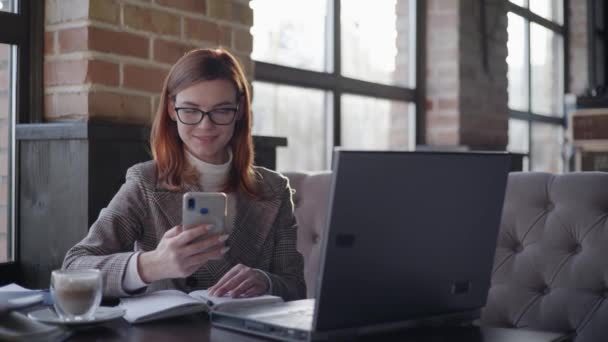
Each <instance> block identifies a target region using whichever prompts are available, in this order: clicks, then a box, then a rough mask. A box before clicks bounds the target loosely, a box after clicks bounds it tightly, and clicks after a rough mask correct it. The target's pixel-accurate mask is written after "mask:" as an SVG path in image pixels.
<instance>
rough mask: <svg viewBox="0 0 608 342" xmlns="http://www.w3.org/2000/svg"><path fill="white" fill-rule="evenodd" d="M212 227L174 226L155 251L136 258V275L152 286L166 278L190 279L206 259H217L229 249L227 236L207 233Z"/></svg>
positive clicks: (201, 225) (206, 225) (209, 225)
mask: <svg viewBox="0 0 608 342" xmlns="http://www.w3.org/2000/svg"><path fill="white" fill-rule="evenodd" d="M213 230H214V227H213V225H211V224H200V225H197V226H194V227H192V228H190V229H183V228H182V226H181V225H179V226H175V227H173V228H171V229H170V230H168V231H167V232H165V234H164V235H163V237H162V239H161V240H160V242H159V244H158V246H157V247H156V249H155V250H153V251H149V252H144V253H141V254H140V255H139V260H138V264H137V266H138V272H139V275H140V277H141V279H142V280H143V281H144V282H146V283H151V282H154V281H157V280H161V279H167V278H184V277H188V276H190V275H191V274H192V273H194V271H196V270H197V269H198V268H199V267H201V266H202V265H204V264H205V263H207V262H208V261H209V260H214V259H219V258H221V256H222V255H223V254H225V253H226V252H227V251H228V249H229V247H226V246H225V241H226V240H227V239H228V235H222V234H218V233H215V234H213V233H209V232H210V231H213Z"/></svg>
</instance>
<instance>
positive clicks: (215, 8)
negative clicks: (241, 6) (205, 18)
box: [207, 0, 233, 20]
mask: <svg viewBox="0 0 608 342" xmlns="http://www.w3.org/2000/svg"><path fill="white" fill-rule="evenodd" d="M232 12H233V4H232V1H229V0H207V14H208V15H209V16H210V17H212V18H217V19H222V20H232Z"/></svg>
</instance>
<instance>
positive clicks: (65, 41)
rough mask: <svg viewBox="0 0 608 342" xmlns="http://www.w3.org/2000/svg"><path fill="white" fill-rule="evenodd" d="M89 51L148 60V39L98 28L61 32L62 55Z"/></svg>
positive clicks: (82, 28) (60, 48)
mask: <svg viewBox="0 0 608 342" xmlns="http://www.w3.org/2000/svg"><path fill="white" fill-rule="evenodd" d="M87 50H94V51H100V52H106V53H114V54H118V55H125V56H132V57H139V58H148V38H147V37H144V36H140V35H136V34H133V33H128V32H117V31H109V30H105V29H101V28H96V27H77V28H70V29H65V30H61V31H59V52H60V53H67V52H75V51H87Z"/></svg>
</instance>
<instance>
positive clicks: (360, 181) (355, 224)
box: [211, 149, 510, 341]
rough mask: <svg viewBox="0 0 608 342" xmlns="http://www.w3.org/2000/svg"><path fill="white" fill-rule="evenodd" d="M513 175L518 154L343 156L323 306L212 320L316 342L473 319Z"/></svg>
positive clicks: (335, 186) (336, 161)
mask: <svg viewBox="0 0 608 342" xmlns="http://www.w3.org/2000/svg"><path fill="white" fill-rule="evenodd" d="M509 168H510V156H509V155H508V154H507V153H483V152H480V153H472V152H466V153H460V152H384V151H383V152H379V151H347V150H339V149H338V150H336V151H335V152H334V158H333V173H332V183H331V189H330V200H329V211H328V218H327V221H326V225H327V226H326V228H327V229H325V231H324V236H323V239H322V246H321V261H320V262H321V264H320V268H319V274H318V279H317V283H316V287H317V292H316V293H317V298H316V299H306V300H298V301H291V302H285V303H274V304H269V305H261V306H252V307H246V308H234V309H231V310H225V311H217V312H213V313H212V314H211V322H212V324H213V325H214V326H217V327H222V328H227V329H232V330H237V331H241V332H246V333H250V334H254V335H258V336H265V337H270V338H274V339H282V340H291V341H305V340H327V339H335V338H339V337H346V336H355V335H359V334H367V333H372V332H377V331H386V330H391V329H399V328H403V327H412V326H419V325H427V324H431V325H442V324H450V323H466V322H469V323H470V322H472V321H473V320H475V319H477V318H479V316H480V312H481V308H482V307H483V306H484V305H485V303H486V298H487V294H488V290H489V287H490V277H491V270H492V264H493V259H494V251H495V249H496V239H497V236H498V228H499V225H500V219H501V213H502V206H503V200H504V195H505V187H506V182H507V176H508V172H509Z"/></svg>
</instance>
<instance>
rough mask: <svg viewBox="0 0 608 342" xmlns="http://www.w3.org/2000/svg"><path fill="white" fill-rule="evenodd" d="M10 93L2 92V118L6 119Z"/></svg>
mask: <svg viewBox="0 0 608 342" xmlns="http://www.w3.org/2000/svg"><path fill="white" fill-rule="evenodd" d="M9 110H10V108H8V93H7V92H3V93H0V119H6V118H7V117H8V111H9Z"/></svg>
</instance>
